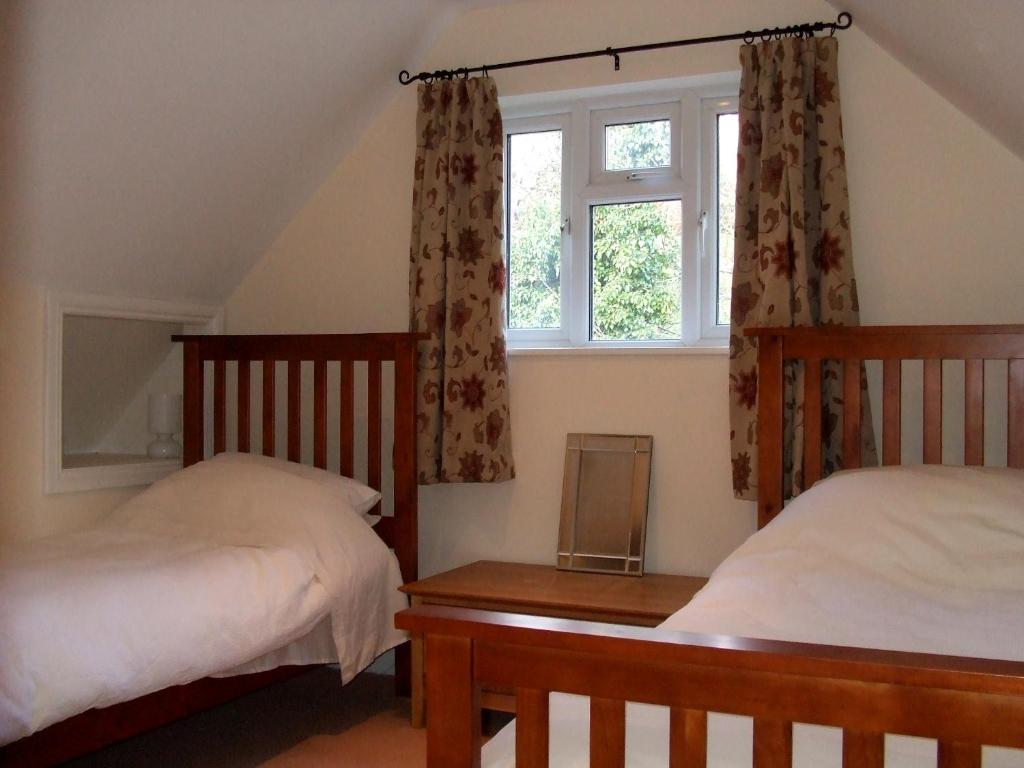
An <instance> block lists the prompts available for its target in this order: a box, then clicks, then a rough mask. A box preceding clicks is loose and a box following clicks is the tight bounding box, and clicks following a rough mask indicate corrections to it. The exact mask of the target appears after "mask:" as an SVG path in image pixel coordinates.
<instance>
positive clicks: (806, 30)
mask: <svg viewBox="0 0 1024 768" xmlns="http://www.w3.org/2000/svg"><path fill="white" fill-rule="evenodd" d="M852 25H853V16H851V15H850V14H849V13H847V12H846V11H843V12H842V13H840V14H839V16H838V17H837V18H836V20H835V21H816V22H813V23H810V24H793V25H791V26H788V27H773V28H772V29H767V28H766V29H762V30H761V31H760V32H751V31H750V30H747V31H746V32H736V33H734V34H731V35H713V36H711V37H693V38H690V39H689V40H671V41H669V42H665V43H645V44H643V45H628V46H626V47H624V48H612V47H610V46H609V47H608V48H602V49H599V50H595V51H582V52H580V53H563V54H560V55H558V56H542V57H541V58H538V59H522V60H520V61H505V62H502V63H501V64H484V65H482V66H479V67H460V68H459V69H438V70H434V71H433V72H420V73H419V74H418V75H414V74H412V73H411V72H409V70H407V69H403V70H402V71H401V72H399V73H398V82H400V83H401V84H402V85H409V84H410V83H414V82H416V81H417V80H421V81H423V82H424V83H431V82H433V81H434V80H452V79H455V78H461V79H465V78H467V77H469V76H470V75H471V74H473V73H476V72H480V73H483V74H485V75H486V74H487V73H488V72H492V71H494V70H497V69H512V68H513V67H529V66H532V65H534V64H553V63H555V62H558V61H573V60H575V59H591V58H595V57H597V56H611V57H612V60H613V61H614V62H615V71H616V72H617V71H618V70H619V56H620V55H621V54H623V53H636V52H637V51H656V50H659V49H661V48H681V47H683V46H686V45H703V44H705V43H722V42H725V41H726V40H743V41H744V42H745V43H747V44H748V45H749V44H750V43H753V42H754V41H755V40H757V39H758V38H760V39H761V40H762V41H763V42H767V41H768V40H772V39H775V40H780V39H782V38H783V37H788V36H793V37H812V36H813V35H814V33H815V32H824V31H825V30H826V29H827V30H829V34H832V35H834V34H835V33H836V31H837V30H840V29H849V28H850V27H851V26H852Z"/></svg>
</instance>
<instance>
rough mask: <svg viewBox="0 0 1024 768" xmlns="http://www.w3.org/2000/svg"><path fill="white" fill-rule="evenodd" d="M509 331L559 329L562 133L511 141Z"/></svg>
mask: <svg viewBox="0 0 1024 768" xmlns="http://www.w3.org/2000/svg"><path fill="white" fill-rule="evenodd" d="M508 168H509V174H508V175H509V182H508V221H507V232H508V327H509V328H517V329H526V328H559V327H561V324H562V318H561V292H560V277H559V273H560V272H561V266H562V229H561V226H562V132H561V131H541V132H538V133H516V134H512V135H510V136H509V137H508Z"/></svg>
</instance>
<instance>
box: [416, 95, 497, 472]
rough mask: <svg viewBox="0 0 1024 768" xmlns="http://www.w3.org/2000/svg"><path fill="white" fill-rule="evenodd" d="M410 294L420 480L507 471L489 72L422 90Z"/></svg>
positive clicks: (494, 122)
mask: <svg viewBox="0 0 1024 768" xmlns="http://www.w3.org/2000/svg"><path fill="white" fill-rule="evenodd" d="M418 98H419V113H418V116H417V120H416V166H415V173H414V182H413V215H412V242H411V245H410V260H411V264H410V269H409V296H410V306H411V323H410V325H411V328H412V330H414V331H426V332H429V333H430V339H429V341H427V342H424V343H421V344H420V351H419V370H418V375H417V391H418V394H417V403H416V428H417V453H418V460H419V481H420V483H422V484H429V483H457V482H465V483H480V482H497V481H501V480H509V479H511V478H513V477H515V469H514V467H513V464H512V440H511V433H510V431H509V408H508V371H507V368H506V359H505V331H504V324H503V322H502V307H503V302H504V294H505V258H504V253H503V249H502V230H503V222H502V175H503V170H504V142H505V135H504V132H503V130H502V124H501V112H500V111H499V109H498V91H497V88H496V87H495V85H494V81H493V80H491V79H490V78H488V77H480V78H472V79H455V80H439V81H436V82H433V83H429V84H421V85H420V86H419V95H418Z"/></svg>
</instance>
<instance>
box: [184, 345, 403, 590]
mask: <svg viewBox="0 0 1024 768" xmlns="http://www.w3.org/2000/svg"><path fill="white" fill-rule="evenodd" d="M421 338H423V336H422V334H410V333H382V334H353V335H346V334H319V335H318V334H313V335H305V334H303V335H269V336H267V335H256V336H191V335H181V336H175V337H174V340H175V341H180V342H182V343H183V344H184V361H185V365H184V374H185V377H184V381H185V391H184V403H183V404H184V415H183V418H184V421H185V424H186V428H185V432H184V434H185V435H186V439H185V445H184V461H183V463H184V465H185V466H188V465H190V464H194V463H196V462H197V461H201V460H202V459H203V458H204V455H205V448H204V445H205V439H204V428H205V425H206V423H207V421H206V420H207V418H208V417H209V418H211V419H212V424H213V453H214V454H217V453H221V452H223V451H225V450H227V448H228V447H229V446H228V441H227V424H228V417H227V411H228V402H227V400H228V398H227V389H228V385H227V379H228V363H229V362H233V363H236V364H237V379H238V381H237V393H238V396H237V403H236V409H237V410H236V413H237V425H238V428H237V450H238V451H240V452H249V451H250V450H251V447H252V443H251V434H250V430H251V414H250V379H251V366H252V363H253V362H257V363H259V364H260V366H261V368H262V409H261V420H260V423H261V428H262V452H263V455H265V456H276V455H277V442H276V440H277V431H276V422H277V414H276V395H277V393H276V384H277V370H278V369H277V366H278V363H284V364H286V368H287V391H286V401H285V402H286V422H285V438H286V439H285V455H286V456H287V459H288V461H293V462H299V461H301V459H302V452H303V451H302V432H303V427H304V420H303V406H302V391H303V387H302V384H303V367H302V364H303V363H304V362H307V361H309V362H312V369H313V403H312V418H310V416H309V413H308V412H307V416H306V421H309V422H311V429H312V439H313V455H312V460H313V464H314V465H315V466H317V467H320V468H322V469H324V468H326V467H327V435H328V423H327V421H328V395H327V366H328V363H338V364H339V365H340V387H339V389H340V391H339V403H340V408H339V424H338V427H337V429H338V432H336V433H335V434H337V435H338V436H339V471H340V472H341V474H344V475H346V476H349V477H352V476H353V475H354V469H355V466H354V464H355V442H356V440H355V437H356V434H355V410H356V400H355V396H354V395H355V375H354V373H355V368H354V366H355V363H356V362H360V363H365V364H366V366H367V400H366V417H367V423H366V457H367V461H366V466H367V478H366V479H367V484H368V485H370V486H372V487H373V488H374V489H376V490H381V489H382V487H383V484H382V460H381V452H382V446H383V439H382V435H383V424H384V422H385V420H386V419H385V415H384V413H383V410H382V367H383V364H384V363H385V362H388V363H393V364H394V381H395V387H394V390H395V392H394V409H393V412H392V414H391V419H390V421H392V422H393V430H392V431H393V436H394V455H393V457H392V466H393V469H394V509H395V514H394V516H393V517H390V516H389V517H383V518H382V519H381V520H380V522H379V523H378V524H377V526H376V527H375V530H376V531H377V532H378V533H379V534H380V537H381V538H382V539H383V540H384V541H385V542H386V543H387V544H388V545H389V546H392V547H394V548H395V552H396V554H397V555H398V559H399V563H400V564H401V568H402V575H403V578H404V579H405V580H406V581H410V580H414V579H415V578H416V574H417V556H416V476H415V458H416V457H415V428H416V425H415V386H416V383H415V378H416V368H415V366H416V345H417V343H418V341H419V340H420V339H421ZM208 362H210V363H212V368H213V407H212V414H209V415H208V414H207V413H206V411H205V409H204V402H203V398H204V387H205V378H204V377H205V367H206V363H208ZM371 512H372V513H374V514H378V515H379V514H381V505H380V503H378V504H377V506H376V507H375V508H374V509H373V510H371Z"/></svg>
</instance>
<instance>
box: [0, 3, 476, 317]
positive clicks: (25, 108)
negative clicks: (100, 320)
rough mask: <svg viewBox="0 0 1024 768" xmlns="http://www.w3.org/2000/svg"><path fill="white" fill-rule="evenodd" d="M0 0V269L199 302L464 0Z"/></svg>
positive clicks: (299, 196)
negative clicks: (1, 117) (0, 149)
mask: <svg viewBox="0 0 1024 768" xmlns="http://www.w3.org/2000/svg"><path fill="white" fill-rule="evenodd" d="M3 4H4V6H5V7H4V8H3V9H2V18H0V21H2V23H3V26H4V38H5V43H6V45H7V50H6V51H5V56H4V70H3V71H2V72H0V78H2V79H3V82H4V85H3V86H2V87H3V90H4V91H5V93H4V94H3V96H4V104H3V107H4V110H5V112H6V121H5V123H6V124H5V126H4V134H3V141H4V158H3V160H4V162H3V169H4V176H5V178H4V180H3V183H4V186H5V187H7V189H5V190H4V192H5V194H4V198H5V201H4V202H5V204H7V205H8V206H13V209H14V210H13V211H12V210H8V211H6V214H5V216H4V223H5V225H6V226H10V227H14V228H15V229H16V230H17V232H16V233H13V234H12V233H11V232H8V233H6V237H5V240H6V241H7V242H6V243H5V250H6V251H7V253H6V254H5V256H6V258H7V264H8V266H10V265H14V266H16V267H17V268H19V269H21V270H31V272H32V273H33V275H34V276H35V277H36V278H37V279H39V280H41V281H43V282H45V283H46V284H48V285H51V286H55V287H60V288H63V289H76V290H84V291H96V292H103V293H120V294H133V295H143V296H154V297H166V298H194V299H206V300H214V301H216V300H219V299H223V298H224V297H225V296H226V295H227V294H228V293H229V292H230V290H231V289H232V288H233V287H234V286H235V285H236V284H237V283H238V282H239V281H240V279H241V278H242V277H243V276H244V275H245V273H246V272H247V271H248V270H249V269H250V267H251V266H252V265H253V263H254V262H255V261H256V260H257V259H258V258H259V256H260V255H262V253H264V251H265V250H266V248H267V246H268V245H269V244H270V242H271V241H272V240H273V238H274V237H275V236H276V235H277V234H278V233H279V232H280V231H281V229H282V228H283V227H284V226H285V225H286V224H287V222H288V221H289V219H290V218H291V216H292V215H294V213H295V212H296V211H297V210H298V209H299V207H300V206H301V204H302V203H303V202H304V201H305V200H306V199H308V197H309V196H310V195H311V194H312V193H313V191H314V190H315V189H316V187H317V185H318V184H320V183H321V182H322V181H323V179H324V178H326V176H327V175H328V174H329V173H330V171H331V170H332V169H333V168H334V167H335V166H336V165H337V164H338V162H340V160H341V159H342V157H343V156H344V154H345V152H346V151H347V149H348V148H349V147H350V146H351V145H352V144H353V143H354V142H355V141H356V140H357V139H358V136H359V134H360V132H361V131H362V130H363V129H364V128H365V126H367V125H368V124H369V122H370V121H371V120H372V118H373V117H374V116H375V115H376V113H377V112H378V111H379V110H380V109H381V108H382V107H383V105H384V104H385V103H386V102H387V101H388V100H389V99H390V98H391V97H392V96H393V95H394V93H395V90H396V89H397V88H398V87H399V86H398V84H397V82H396V80H395V74H396V72H397V71H398V70H399V69H401V68H402V67H404V66H409V65H410V63H414V62H416V61H418V59H419V58H420V56H421V54H422V52H423V51H424V50H425V48H426V47H427V46H429V45H430V43H431V42H432V41H433V39H434V36H435V35H436V33H438V32H439V31H440V30H441V29H442V28H443V27H444V26H445V25H446V24H447V22H448V21H449V20H450V18H451V15H452V14H453V13H456V12H457V11H458V10H460V9H462V8H464V7H465V6H466V5H467V4H468V3H467V2H466V0H288V2H281V0H174V2H162V1H152V0H146V2H137V1H136V0H88V1H87V2H86V1H83V2H77V1H76V2H49V0H4V3H3ZM12 146H13V149H12Z"/></svg>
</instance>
